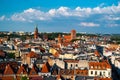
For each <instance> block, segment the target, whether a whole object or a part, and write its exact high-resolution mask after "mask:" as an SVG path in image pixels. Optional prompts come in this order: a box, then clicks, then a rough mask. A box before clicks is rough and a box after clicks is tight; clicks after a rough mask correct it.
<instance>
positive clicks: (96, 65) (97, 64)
mask: <svg viewBox="0 0 120 80" xmlns="http://www.w3.org/2000/svg"><path fill="white" fill-rule="evenodd" d="M89 68H90V69H93V70H98V69H99V70H103V69H107V68H109V69H110V68H111V66H110V64H109V63H108V61H102V62H89Z"/></svg>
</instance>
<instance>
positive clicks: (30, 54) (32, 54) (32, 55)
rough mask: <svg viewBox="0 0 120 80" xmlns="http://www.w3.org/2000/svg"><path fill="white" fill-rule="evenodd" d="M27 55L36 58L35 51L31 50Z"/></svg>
mask: <svg viewBox="0 0 120 80" xmlns="http://www.w3.org/2000/svg"><path fill="white" fill-rule="evenodd" d="M27 57H30V58H37V57H38V55H37V54H36V53H35V52H33V51H31V52H30V53H28V54H27Z"/></svg>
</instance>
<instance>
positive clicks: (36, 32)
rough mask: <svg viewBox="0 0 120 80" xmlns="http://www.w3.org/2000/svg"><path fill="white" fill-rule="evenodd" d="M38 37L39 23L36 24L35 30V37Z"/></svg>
mask: <svg viewBox="0 0 120 80" xmlns="http://www.w3.org/2000/svg"><path fill="white" fill-rule="evenodd" d="M37 38H38V28H37V25H36V26H35V31H34V39H37Z"/></svg>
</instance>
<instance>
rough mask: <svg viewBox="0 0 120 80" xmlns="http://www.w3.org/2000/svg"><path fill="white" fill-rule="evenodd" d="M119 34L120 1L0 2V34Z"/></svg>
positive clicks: (24, 0)
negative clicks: (2, 32) (11, 32)
mask: <svg viewBox="0 0 120 80" xmlns="http://www.w3.org/2000/svg"><path fill="white" fill-rule="evenodd" d="M36 24H37V25H38V29H39V32H70V30H71V29H75V30H77V32H87V33H120V0H0V31H28V32H32V31H34V28H35V25H36Z"/></svg>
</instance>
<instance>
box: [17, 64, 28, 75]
mask: <svg viewBox="0 0 120 80" xmlns="http://www.w3.org/2000/svg"><path fill="white" fill-rule="evenodd" d="M21 73H22V74H27V72H26V70H25V68H24V67H23V66H20V68H19V69H18V71H17V74H21Z"/></svg>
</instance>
